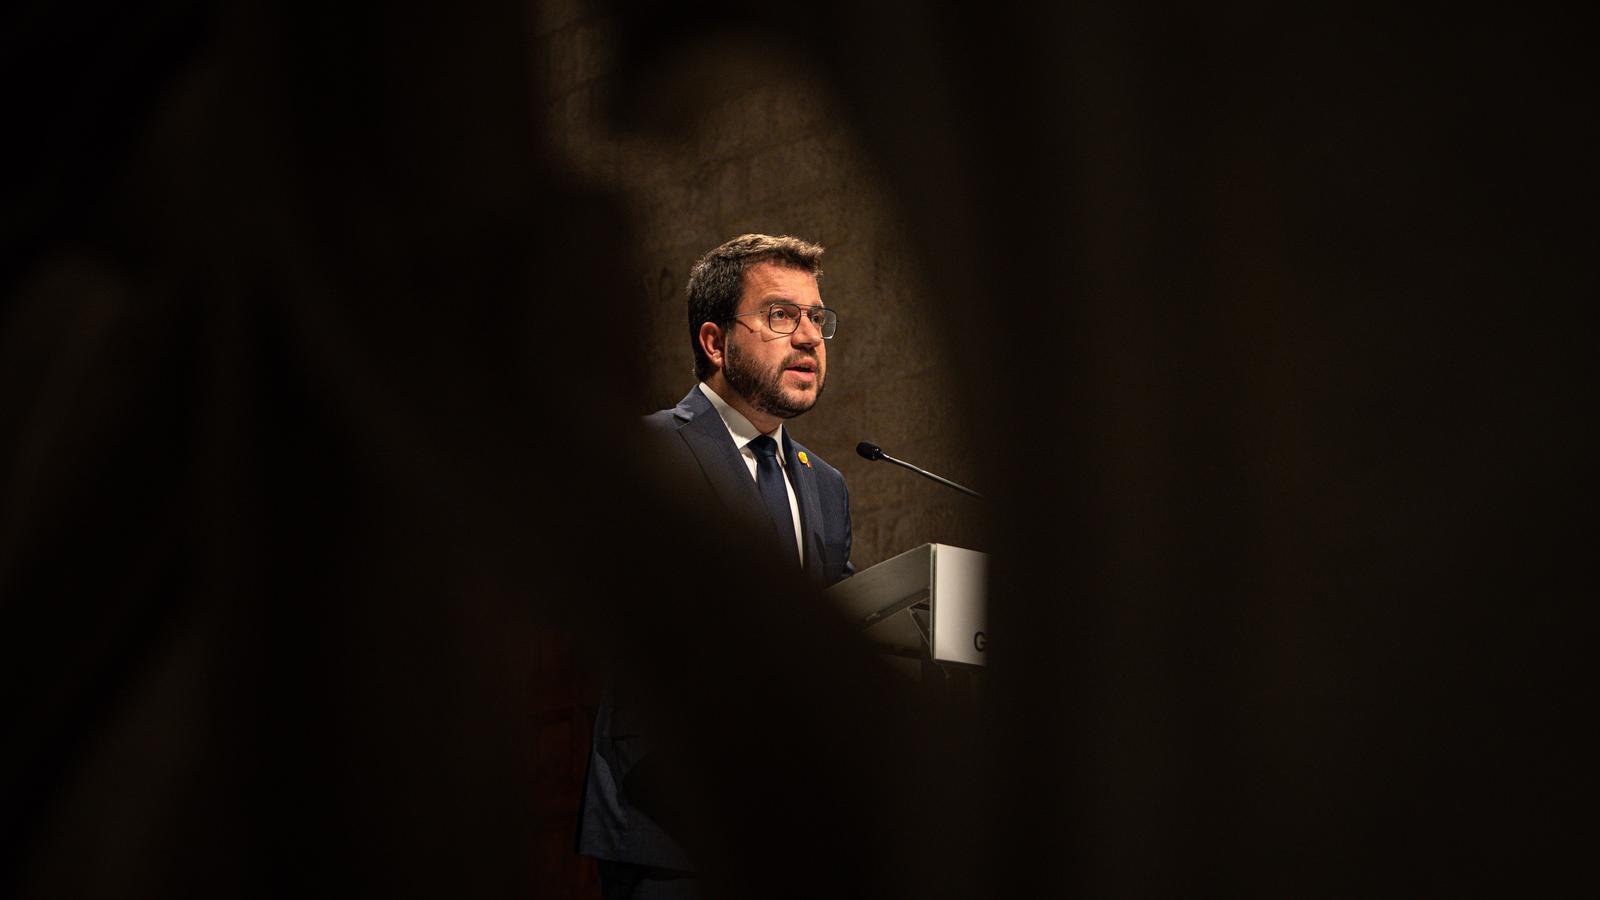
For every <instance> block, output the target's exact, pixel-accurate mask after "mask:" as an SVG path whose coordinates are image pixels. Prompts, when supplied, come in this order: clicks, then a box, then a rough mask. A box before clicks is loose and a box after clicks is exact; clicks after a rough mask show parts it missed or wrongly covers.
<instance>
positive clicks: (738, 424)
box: [700, 381, 806, 567]
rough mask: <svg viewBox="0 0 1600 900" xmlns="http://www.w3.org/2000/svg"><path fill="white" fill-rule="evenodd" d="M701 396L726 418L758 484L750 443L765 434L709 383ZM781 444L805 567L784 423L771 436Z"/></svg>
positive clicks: (796, 538)
mask: <svg viewBox="0 0 1600 900" xmlns="http://www.w3.org/2000/svg"><path fill="white" fill-rule="evenodd" d="M700 393H702V394H705V395H706V399H707V400H710V401H711V405H712V406H714V407H716V410H717V415H719V416H721V417H722V424H723V425H726V426H727V427H728V436H729V437H732V438H733V445H734V446H735V447H738V448H739V455H740V456H742V457H744V464H745V468H748V469H749V470H750V480H751V481H756V480H757V479H756V452H755V451H754V450H751V449H750V442H751V441H753V440H755V439H756V438H757V437H759V436H760V435H761V432H759V431H757V430H756V426H754V425H752V424H750V420H749V419H747V418H745V417H744V414H743V413H741V412H739V411H738V410H737V409H734V408H733V407H731V406H729V405H728V402H727V401H726V400H723V399H722V398H721V397H718V396H717V392H716V391H713V390H712V389H711V386H710V385H708V384H706V383H705V382H703V381H702V382H700ZM768 437H770V438H772V439H773V440H774V441H777V443H778V466H779V467H780V469H781V470H782V471H783V487H784V489H785V490H787V491H788V492H789V515H790V516H792V517H793V518H794V543H795V552H796V553H798V554H799V557H800V565H801V566H802V567H804V566H805V562H806V542H805V540H804V539H803V538H802V537H801V536H800V499H799V498H798V497H796V496H795V495H794V485H793V484H792V483H791V482H790V481H789V471H788V469H789V459H788V453H787V452H786V451H787V448H786V447H784V445H783V423H782V422H779V423H778V427H777V428H774V429H773V430H772V433H771V434H769V435H768Z"/></svg>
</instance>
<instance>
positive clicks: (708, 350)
mask: <svg viewBox="0 0 1600 900" xmlns="http://www.w3.org/2000/svg"><path fill="white" fill-rule="evenodd" d="M724 337H725V335H724V334H723V332H722V329H721V328H718V327H717V326H716V325H714V324H712V323H711V322H701V323H700V334H699V338H700V349H701V350H702V351H704V352H705V354H706V359H709V360H711V364H712V365H713V366H716V367H717V368H719V369H720V368H722V353H723V349H724V347H723V339H724Z"/></svg>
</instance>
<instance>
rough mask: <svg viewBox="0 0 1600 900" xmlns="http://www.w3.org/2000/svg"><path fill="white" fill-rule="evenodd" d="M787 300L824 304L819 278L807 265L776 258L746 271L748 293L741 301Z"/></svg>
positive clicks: (758, 303)
mask: <svg viewBox="0 0 1600 900" xmlns="http://www.w3.org/2000/svg"><path fill="white" fill-rule="evenodd" d="M779 300H785V301H788V302H791V303H798V304H800V305H801V306H821V305H822V294H821V292H819V291H818V290H817V279H816V278H815V277H813V276H812V274H811V273H810V272H807V271H806V270H805V269H796V268H794V267H793V266H786V265H782V264H780V263H774V262H759V263H756V264H755V265H753V266H751V267H750V268H748V269H746V270H745V272H744V293H743V294H742V295H740V298H739V305H740V307H741V308H744V307H756V306H761V305H762V304H765V303H772V302H775V301H779Z"/></svg>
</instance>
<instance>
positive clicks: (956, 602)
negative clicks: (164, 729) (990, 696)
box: [827, 544, 989, 666]
mask: <svg viewBox="0 0 1600 900" xmlns="http://www.w3.org/2000/svg"><path fill="white" fill-rule="evenodd" d="M987 563H988V557H987V556H985V555H984V554H982V553H979V552H978V551H976V550H967V549H964V548H962V547H952V546H950V545H948V544H923V545H922V546H920V547H914V548H912V549H910V550H907V551H906V552H904V553H902V554H900V555H899V556H896V557H893V558H891V559H886V560H884V561H883V562H881V563H878V564H877V565H875V566H873V567H872V568H870V569H866V570H864V571H861V572H857V573H856V574H855V576H854V577H851V578H846V579H845V580H843V581H841V582H839V583H837V584H835V585H833V586H832V587H830V588H828V590H827V594H828V596H830V597H832V598H833V600H834V602H835V603H837V604H838V605H839V607H840V608H841V609H842V610H844V612H845V615H846V616H848V617H849V618H850V619H851V620H852V621H856V622H859V623H861V628H862V633H863V634H864V635H865V636H866V637H867V638H868V639H869V640H871V641H872V642H873V643H875V644H878V645H879V646H880V647H882V648H883V650H884V651H885V652H888V653H890V654H892V655H895V656H901V657H910V658H914V659H932V660H933V661H934V662H936V663H940V664H946V665H948V664H954V665H961V666H982V665H984V664H985V662H984V657H985V651H986V650H987V649H988V643H989V635H988V632H987V625H986V622H987V619H986V617H985V615H984V612H985V610H984V601H985V598H986V597H987V592H986V587H987V584H988V572H987V568H988V565H987Z"/></svg>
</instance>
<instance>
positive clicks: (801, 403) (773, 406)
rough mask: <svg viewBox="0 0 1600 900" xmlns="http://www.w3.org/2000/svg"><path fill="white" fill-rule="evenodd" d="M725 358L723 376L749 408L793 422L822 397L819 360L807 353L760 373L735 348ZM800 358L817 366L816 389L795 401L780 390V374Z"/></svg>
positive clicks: (781, 381)
mask: <svg viewBox="0 0 1600 900" xmlns="http://www.w3.org/2000/svg"><path fill="white" fill-rule="evenodd" d="M726 359H727V361H726V364H725V365H724V366H723V369H722V377H724V378H726V379H728V384H729V386H731V387H732V388H733V389H734V390H735V391H738V392H739V396H741V397H743V398H744V399H745V400H746V401H747V402H749V404H750V405H751V406H754V407H755V408H756V409H759V410H761V411H762V412H764V413H766V414H767V415H769V416H777V417H778V418H780V419H792V418H794V417H795V416H798V415H800V414H801V413H803V412H805V411H806V410H808V409H810V408H811V407H812V406H814V405H816V402H817V399H818V398H819V397H821V396H822V383H823V380H824V379H823V377H822V376H823V372H822V361H821V360H819V359H817V358H816V357H815V356H812V355H810V354H809V353H798V352H797V353H791V354H789V355H788V356H786V357H784V358H783V362H782V363H779V364H778V366H777V367H776V368H774V369H772V370H771V371H768V372H764V371H762V370H761V367H760V364H759V363H756V362H754V361H753V360H751V359H749V358H748V357H746V356H745V355H744V354H743V353H741V352H739V349H738V347H737V346H736V345H732V344H730V345H729V346H728V352H727V357H726ZM803 359H809V360H811V361H812V362H815V363H816V364H817V385H816V389H815V390H811V391H805V392H803V393H802V394H801V396H800V397H799V398H798V399H791V398H790V397H789V396H788V395H786V394H785V393H784V390H783V371H784V369H787V368H788V367H789V366H791V365H794V364H795V363H797V362H799V361H800V360H803Z"/></svg>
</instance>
